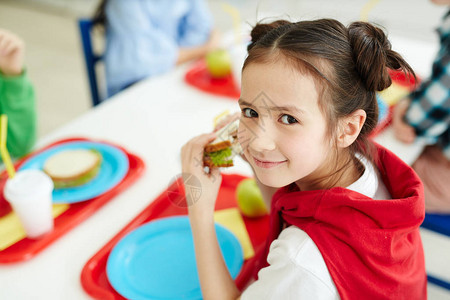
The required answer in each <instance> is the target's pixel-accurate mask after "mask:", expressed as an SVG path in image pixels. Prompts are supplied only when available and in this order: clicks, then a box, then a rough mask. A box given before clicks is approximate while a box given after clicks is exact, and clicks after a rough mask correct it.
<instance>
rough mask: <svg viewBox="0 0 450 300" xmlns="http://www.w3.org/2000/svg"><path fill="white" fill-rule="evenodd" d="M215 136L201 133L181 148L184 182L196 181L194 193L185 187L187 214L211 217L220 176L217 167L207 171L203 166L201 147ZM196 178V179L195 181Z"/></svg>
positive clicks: (220, 179)
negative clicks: (187, 204)
mask: <svg viewBox="0 0 450 300" xmlns="http://www.w3.org/2000/svg"><path fill="white" fill-rule="evenodd" d="M215 138H216V134H215V133H214V132H213V133H208V134H202V135H200V136H197V137H195V138H193V139H191V140H190V141H189V142H187V143H186V144H185V145H184V146H183V148H182V149H181V165H182V171H183V179H184V181H185V184H186V182H188V181H191V182H194V181H195V182H196V185H199V186H196V187H194V188H195V191H196V192H195V193H191V192H190V191H189V188H188V187H186V200H187V203H189V204H190V205H189V206H188V209H189V214H197V213H201V214H206V215H210V216H211V217H212V215H213V213H214V206H215V203H216V199H217V195H218V193H219V188H220V183H221V181H222V176H221V174H220V171H219V169H218V168H212V169H211V170H210V171H209V173H206V172H205V171H204V167H203V149H204V148H205V146H206V145H207V144H208V143H210V142H212V141H213V140H214V139H215ZM197 180H198V181H197Z"/></svg>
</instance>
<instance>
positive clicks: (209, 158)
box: [203, 120, 242, 168]
mask: <svg viewBox="0 0 450 300" xmlns="http://www.w3.org/2000/svg"><path fill="white" fill-rule="evenodd" d="M238 128H239V120H235V121H233V122H231V123H229V124H227V125H225V126H224V127H222V128H220V129H219V130H218V131H217V133H216V134H217V137H216V139H215V140H214V141H212V142H211V143H209V144H208V145H206V147H205V149H204V153H203V164H204V165H205V166H207V167H209V168H212V167H232V166H233V158H234V157H235V156H236V155H237V154H240V153H241V152H242V148H241V145H240V144H239V142H238V138H237V132H238Z"/></svg>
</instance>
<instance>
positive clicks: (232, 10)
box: [222, 2, 241, 45]
mask: <svg viewBox="0 0 450 300" xmlns="http://www.w3.org/2000/svg"><path fill="white" fill-rule="evenodd" d="M222 9H223V10H224V11H225V12H226V13H228V14H229V15H230V16H231V18H232V20H233V29H234V41H235V43H236V44H237V45H239V44H240V43H241V14H240V13H239V10H238V9H237V8H236V7H234V6H233V5H231V4H229V3H225V2H224V3H222Z"/></svg>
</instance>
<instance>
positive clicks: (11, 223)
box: [0, 204, 70, 251]
mask: <svg viewBox="0 0 450 300" xmlns="http://www.w3.org/2000/svg"><path fill="white" fill-rule="evenodd" d="M69 206H70V205H69V204H53V210H52V214H53V218H56V217H57V216H59V215H60V214H62V213H63V212H65V211H66V210H67V209H68V208H69ZM25 237H26V234H25V230H24V229H23V227H22V224H21V223H20V220H19V217H18V216H17V214H16V213H15V212H14V211H11V212H10V213H9V214H7V215H5V216H3V217H2V218H0V251H2V250H4V249H6V248H8V247H9V246H11V245H13V244H15V243H17V242H18V241H20V240H22V239H24V238H25Z"/></svg>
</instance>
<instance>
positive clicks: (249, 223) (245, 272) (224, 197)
mask: <svg viewBox="0 0 450 300" xmlns="http://www.w3.org/2000/svg"><path fill="white" fill-rule="evenodd" d="M222 177H223V178H222V185H221V188H220V191H219V195H218V199H217V204H216V210H220V209H226V208H232V207H236V205H237V204H236V198H235V189H236V186H237V184H238V183H239V182H240V181H241V180H242V179H244V178H245V177H243V176H240V175H230V174H223V175H222ZM182 190H183V187H182V186H180V184H179V182H174V183H173V184H172V185H171V186H170V187H169V188H168V189H167V190H165V191H164V192H163V193H161V194H160V195H159V196H158V197H157V198H156V199H155V201H153V202H152V203H151V204H150V205H149V206H147V207H146V208H145V209H144V210H143V211H142V212H141V213H140V214H139V215H138V216H136V217H135V218H134V219H133V220H132V221H131V222H130V223H128V225H126V226H125V227H124V228H123V229H122V230H121V231H120V232H119V233H118V234H117V235H116V236H115V237H114V238H112V239H111V240H110V241H109V242H108V243H107V244H105V246H103V248H101V249H100V250H99V251H98V252H97V253H96V254H95V255H94V256H93V257H91V259H89V261H88V262H87V263H86V264H85V266H84V267H83V270H82V272H81V283H82V285H83V288H84V289H85V291H86V292H87V293H88V294H89V295H91V296H93V297H95V298H96V299H105V300H106V299H111V300H113V299H125V298H123V297H122V296H121V295H119V294H118V293H117V292H116V291H115V290H114V289H113V287H112V286H111V285H110V283H109V281H108V278H107V275H106V262H107V260H108V256H109V253H110V252H111V250H112V248H114V246H115V245H116V244H117V243H118V242H119V241H120V240H121V239H122V238H123V237H124V236H125V235H127V234H128V233H129V232H130V231H132V230H134V229H135V228H137V227H139V226H140V225H142V224H144V223H147V222H149V221H151V220H154V219H158V218H163V217H168V216H176V215H186V214H187V208H186V207H183V205H179V204H178V205H177V204H176V203H182V201H181V199H182V198H183V195H184V192H183V191H182ZM243 219H244V223H245V226H246V229H247V231H248V233H249V236H250V240H251V242H252V245H253V248H254V250H255V256H254V257H252V258H250V259H248V260H246V261H244V264H243V266H242V269H241V272H240V273H239V275H238V277H237V278H236V280H235V281H236V284H237V286H238V288H239V289H243V288H244V287H245V286H246V284H247V283H248V281H249V279H250V278H251V276H252V271H253V269H254V266H255V263H256V257H258V255H259V253H261V251H262V249H263V246H264V244H265V240H266V236H267V232H268V230H269V216H265V217H261V218H253V219H252V218H246V217H243Z"/></svg>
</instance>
